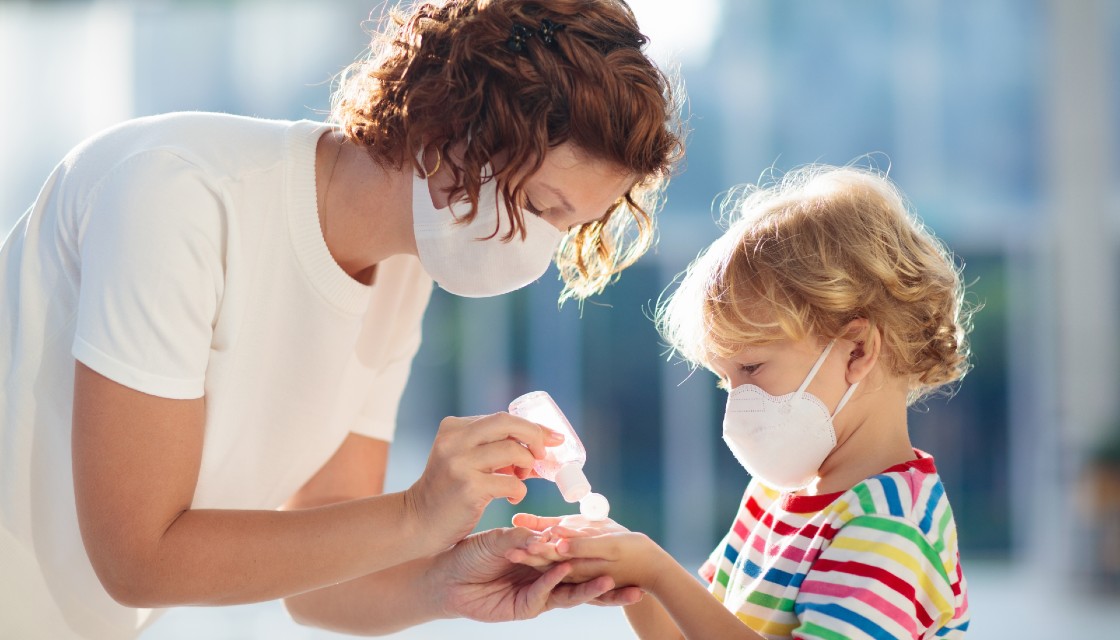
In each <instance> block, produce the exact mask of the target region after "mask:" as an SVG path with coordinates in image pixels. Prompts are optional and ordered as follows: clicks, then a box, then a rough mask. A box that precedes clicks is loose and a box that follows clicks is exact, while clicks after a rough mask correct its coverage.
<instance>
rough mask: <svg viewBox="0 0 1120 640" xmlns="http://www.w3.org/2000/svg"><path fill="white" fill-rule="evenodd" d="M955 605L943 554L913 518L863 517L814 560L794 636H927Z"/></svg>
mask: <svg viewBox="0 0 1120 640" xmlns="http://www.w3.org/2000/svg"><path fill="white" fill-rule="evenodd" d="M954 603H955V597H954V593H953V589H952V586H951V583H950V578H949V576H948V575H947V574H946V570H945V566H944V563H943V561H942V558H941V557H940V556H939V555H938V553H937V551H936V550H935V549H934V547H933V545H931V544H930V542H929V540H927V538H926V536H925V535H923V534H922V532H921V530H920V529H919V528H918V527H917V526H916V525H915V524H914V523H912V522H910V521H909V520H907V519H905V518H901V517H896V516H881V515H867V516H860V517H857V518H854V519H852V520H851V521H850V522H848V523H847V524H846V525H844V527H843V528H841V529H840V531H839V532H838V533H837V534H836V536H835V537H834V538H833V539H832V542H831V543H830V544H829V546H828V547H827V548H826V549H825V550H824V551H823V552H822V553H821V555H820V556H819V557H818V558H817V559H816V560H815V561H814V562H813V566H812V567H811V569H810V570H809V572H808V574H807V575H806V576H805V580H804V582H803V583H802V585H801V588H800V591H799V593H798V596H797V602H796V603H795V605H794V612H795V613H796V615H797V618H798V620H799V623H800V626H798V627H797V628H796V629H794V630H793V633H792V635H793V637H794V638H851V639H857V638H858V639H864V638H876V639H878V638H926V637H932V636H933V635H934V634H935V633H936V632H937V631H938V630H940V629H942V628H943V627H945V626H946V625H947V624H948V623H949V622H950V621H951V620H952V619H953V617H954V612H955V608H954ZM939 637H940V636H939ZM950 637H952V636H950Z"/></svg>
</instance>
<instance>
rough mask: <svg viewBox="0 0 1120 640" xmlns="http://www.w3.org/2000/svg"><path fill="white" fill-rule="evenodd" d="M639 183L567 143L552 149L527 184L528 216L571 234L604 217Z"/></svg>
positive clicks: (525, 191) (611, 165)
mask: <svg viewBox="0 0 1120 640" xmlns="http://www.w3.org/2000/svg"><path fill="white" fill-rule="evenodd" d="M635 180H636V177H635V176H634V175H632V174H629V173H627V172H626V170H625V169H623V168H621V167H619V166H617V165H614V164H611V163H609V162H605V161H602V160H598V159H595V158H592V157H590V156H588V155H587V154H586V153H584V152H583V151H582V150H580V149H579V148H577V147H576V146H574V145H572V144H571V143H567V142H566V143H564V144H561V145H559V146H557V147H554V148H553V149H551V150H549V152H548V153H546V154H545V156H544V162H543V163H542V164H541V168H540V169H538V170H537V172H536V173H534V174H533V175H531V176H529V178H528V179H527V180H526V181H525V188H524V198H525V200H524V202H522V203H521V204H522V207H523V210H524V211H525V213H526V215H538V216H540V217H542V218H544V220H546V221H547V222H549V223H550V224H552V226H554V227H556V228H557V229H559V230H561V231H567V230H568V229H571V228H572V227H575V226H578V225H581V224H585V223H588V222H594V221H595V220H598V219H599V218H602V217H603V215H604V214H605V213H606V212H607V210H608V209H609V208H610V207H611V206H612V205H613V204H614V203H615V202H617V201H618V200H619V199H620V198H622V197H623V196H624V195H626V192H627V191H629V190H630V187H631V186H633V184H634V182H635Z"/></svg>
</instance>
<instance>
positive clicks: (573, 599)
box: [548, 565, 614, 609]
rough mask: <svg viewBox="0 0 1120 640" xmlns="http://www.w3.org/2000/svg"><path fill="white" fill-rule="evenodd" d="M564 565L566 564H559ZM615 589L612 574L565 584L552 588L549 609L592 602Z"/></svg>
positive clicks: (565, 607)
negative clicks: (578, 582)
mask: <svg viewBox="0 0 1120 640" xmlns="http://www.w3.org/2000/svg"><path fill="white" fill-rule="evenodd" d="M557 566H564V565H557ZM612 589H614V580H613V579H611V577H610V576H599V577H597V578H595V579H594V580H589V581H587V582H583V583H580V584H565V585H561V586H559V587H556V588H555V589H553V590H552V593H551V595H550V597H549V601H548V608H549V609H567V608H570V607H574V606H577V605H581V604H585V603H588V602H592V601H594V600H595V599H597V598H600V597H602V596H603V595H604V594H606V593H608V592H610V591H611V590H612Z"/></svg>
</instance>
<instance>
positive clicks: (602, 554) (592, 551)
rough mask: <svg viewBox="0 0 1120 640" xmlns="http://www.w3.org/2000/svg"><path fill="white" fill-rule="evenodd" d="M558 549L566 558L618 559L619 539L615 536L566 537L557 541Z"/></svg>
mask: <svg viewBox="0 0 1120 640" xmlns="http://www.w3.org/2000/svg"><path fill="white" fill-rule="evenodd" d="M556 551H557V552H558V553H559V554H560V555H561V556H563V557H564V558H596V559H600V560H617V559H618V557H619V552H620V549H619V545H618V541H617V540H616V539H615V538H614V537H613V536H609V535H606V536H595V537H575V538H564V539H563V540H561V541H560V542H557V543H556Z"/></svg>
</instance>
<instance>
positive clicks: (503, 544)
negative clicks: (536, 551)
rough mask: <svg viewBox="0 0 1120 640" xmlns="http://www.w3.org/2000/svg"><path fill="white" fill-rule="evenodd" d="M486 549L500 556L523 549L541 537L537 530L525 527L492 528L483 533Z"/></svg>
mask: <svg viewBox="0 0 1120 640" xmlns="http://www.w3.org/2000/svg"><path fill="white" fill-rule="evenodd" d="M483 535H484V536H485V537H484V541H485V543H486V544H485V547H486V550H487V551H488V552H490V553H492V554H494V555H495V556H497V557H499V558H504V557H505V556H506V553H507V552H509V551H512V550H514V549H523V548H525V547H526V546H528V544H529V542H531V541H532V540H535V539H536V538H538V537H540V536H539V535H538V534H537V532H536V531H532V530H530V529H526V528H524V527H512V528H506V529H491V530H489V531H486V532H485V533H484V534H483Z"/></svg>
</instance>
